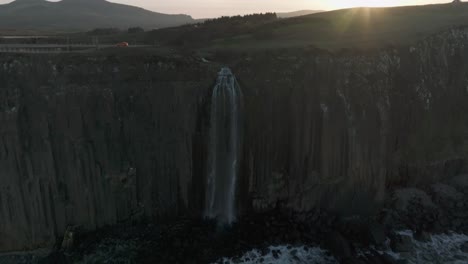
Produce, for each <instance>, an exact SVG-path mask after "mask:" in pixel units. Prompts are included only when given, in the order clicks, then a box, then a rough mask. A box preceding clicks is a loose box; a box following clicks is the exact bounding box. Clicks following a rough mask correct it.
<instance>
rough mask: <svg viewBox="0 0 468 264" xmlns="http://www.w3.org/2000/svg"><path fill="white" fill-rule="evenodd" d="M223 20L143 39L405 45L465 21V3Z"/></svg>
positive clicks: (247, 45) (256, 45)
mask: <svg viewBox="0 0 468 264" xmlns="http://www.w3.org/2000/svg"><path fill="white" fill-rule="evenodd" d="M226 22H228V23H225V24H221V25H219V24H217V25H213V24H200V25H188V26H185V27H180V28H172V29H162V30H157V31H154V32H152V33H150V34H149V36H148V39H154V40H158V41H169V42H171V44H172V45H174V44H176V45H179V46H184V45H185V46H186V47H199V48H200V47H201V48H203V49H229V50H231V49H232V50H235V49H240V50H242V49H264V48H290V47H304V46H316V47H319V48H324V49H330V50H336V49H342V48H357V49H367V48H376V47H384V46H389V45H400V44H410V43H412V42H414V41H416V40H418V39H421V38H422V37H425V36H428V35H431V34H434V33H437V32H439V31H442V30H444V29H447V28H450V27H454V26H464V25H468V3H460V4H439V5H426V6H406V7H392V8H352V9H343V10H336V11H331V12H322V13H316V14H312V15H307V16H301V17H295V18H290V19H272V20H267V21H266V20H264V21H260V23H255V24H252V23H251V21H250V20H249V19H246V20H245V21H244V22H238V23H235V24H233V23H231V22H232V21H231V22H229V21H226ZM215 26H216V27H215ZM220 28H221V29H222V30H221V29H220Z"/></svg>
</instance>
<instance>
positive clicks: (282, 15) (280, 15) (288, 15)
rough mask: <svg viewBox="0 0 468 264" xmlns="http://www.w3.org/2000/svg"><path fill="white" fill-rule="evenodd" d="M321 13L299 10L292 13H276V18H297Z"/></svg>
mask: <svg viewBox="0 0 468 264" xmlns="http://www.w3.org/2000/svg"><path fill="white" fill-rule="evenodd" d="M320 12H323V11H321V10H299V11H293V12H283V13H281V12H280V13H276V15H277V16H278V18H291V17H298V16H306V15H311V14H315V13H320Z"/></svg>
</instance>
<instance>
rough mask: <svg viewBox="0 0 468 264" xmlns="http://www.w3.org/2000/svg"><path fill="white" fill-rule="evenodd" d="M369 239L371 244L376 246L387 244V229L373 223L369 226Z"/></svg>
mask: <svg viewBox="0 0 468 264" xmlns="http://www.w3.org/2000/svg"><path fill="white" fill-rule="evenodd" d="M369 238H370V242H371V243H372V244H374V245H382V244H383V243H385V240H386V238H387V237H386V235H385V227H384V226H383V225H381V224H378V223H372V224H370V226H369Z"/></svg>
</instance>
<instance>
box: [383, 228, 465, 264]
mask: <svg viewBox="0 0 468 264" xmlns="http://www.w3.org/2000/svg"><path fill="white" fill-rule="evenodd" d="M399 234H401V235H407V236H411V237H412V238H413V239H412V243H413V250H412V252H409V253H406V254H405V253H395V252H393V251H390V250H389V251H387V252H386V253H387V254H390V255H392V256H394V257H395V258H397V259H405V260H407V261H408V263H409V264H425V263H441V264H442V263H443V264H467V263H468V253H467V252H463V251H462V249H461V248H462V246H463V245H464V244H465V243H468V236H467V235H463V234H457V233H448V234H441V235H432V236H431V239H430V240H429V241H427V242H421V241H417V240H415V239H414V236H413V233H412V232H411V231H401V232H399Z"/></svg>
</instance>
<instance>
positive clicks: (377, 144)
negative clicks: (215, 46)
mask: <svg viewBox="0 0 468 264" xmlns="http://www.w3.org/2000/svg"><path fill="white" fill-rule="evenodd" d="M467 43H468V31H467V30H461V29H460V30H452V31H448V32H445V33H442V34H438V35H436V36H434V37H431V38H428V39H426V40H424V41H422V42H420V43H419V44H417V45H414V46H413V47H404V48H391V49H386V50H384V51H374V52H368V53H366V54H364V53H362V54H361V53H353V54H348V53H343V54H327V53H324V52H319V51H315V50H301V51H294V52H283V53H279V52H272V53H265V54H255V55H252V56H250V57H245V58H243V59H240V60H237V61H236V62H234V63H232V65H231V66H232V70H233V72H234V74H236V76H237V79H238V81H239V83H240V85H241V87H242V91H243V93H244V100H243V103H244V113H245V120H244V131H243V133H244V135H243V138H244V146H243V148H242V149H243V155H242V156H243V157H242V162H241V173H240V175H239V177H240V178H239V186H238V188H237V189H238V190H239V191H238V195H237V196H238V199H237V201H238V204H237V206H238V209H239V211H241V212H243V213H248V212H249V211H250V210H256V211H260V210H264V209H267V208H271V207H275V206H282V207H287V208H291V209H294V210H304V211H305V210H309V209H312V208H316V207H323V208H326V209H329V210H333V211H337V212H340V213H343V214H355V213H365V214H368V213H372V212H373V211H374V210H376V209H378V208H379V206H380V203H381V202H383V200H384V197H385V195H386V192H388V190H390V189H391V188H392V187H393V186H412V185H420V184H426V183H432V182H435V181H442V180H444V179H448V178H450V177H452V176H455V175H458V174H461V173H463V172H466V171H468V166H467V164H468V163H466V158H467V154H468V147H467V144H468V134H467V133H468V119H467V118H466V113H467V111H468V104H467V103H466V102H467V101H468V71H467V68H468V46H467ZM218 70H219V66H218V65H215V64H209V63H202V62H199V61H197V60H196V59H191V58H184V59H177V58H171V59H169V58H157V57H147V58H141V57H135V58H128V57H126V58H123V57H112V56H109V57H104V56H96V57H85V56H81V55H80V56H77V57H74V56H66V57H45V56H37V57H36V56H27V57H22V56H15V57H11V56H8V57H7V56H2V57H1V58H0V83H1V86H0V87H1V88H0V122H1V124H2V125H1V126H0V182H1V185H0V250H2V251H8V250H21V249H28V248H36V247H42V246H50V245H51V244H52V243H54V241H55V239H56V237H59V236H62V235H63V232H64V231H65V229H66V227H67V226H69V225H79V226H82V227H83V228H86V229H94V228H98V227H102V226H104V225H108V224H115V223H118V222H120V221H126V220H131V219H146V220H156V219H163V218H171V217H175V216H182V215H185V216H195V217H196V216H201V214H202V212H203V204H204V196H205V190H204V189H205V182H206V176H207V173H206V164H207V161H206V158H207V154H206V148H207V145H208V143H207V135H208V127H209V124H208V123H209V119H210V118H209V115H210V113H209V104H210V95H211V91H212V88H213V84H214V81H215V78H216V73H217V71H218Z"/></svg>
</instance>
